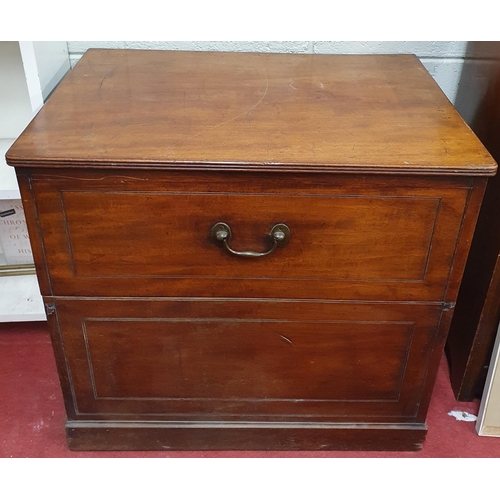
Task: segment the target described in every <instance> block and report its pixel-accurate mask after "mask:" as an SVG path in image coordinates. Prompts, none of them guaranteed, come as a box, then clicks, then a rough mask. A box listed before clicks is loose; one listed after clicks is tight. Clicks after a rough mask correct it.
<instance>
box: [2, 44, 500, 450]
mask: <svg viewBox="0 0 500 500" xmlns="http://www.w3.org/2000/svg"><path fill="white" fill-rule="evenodd" d="M7 161H8V163H9V164H10V165H13V166H15V167H16V171H17V176H18V180H19V184H20V188H21V193H22V198H23V204H24V207H25V212H26V218H27V224H28V228H29V232H30V239H31V244H32V247H33V253H34V255H35V262H36V268H37V274H38V279H39V283H40V288H41V291H42V295H43V297H44V301H45V304H46V310H47V316H48V320H49V323H50V327H51V335H52V342H53V346H54V352H55V355H56V361H57V366H58V370H59V376H60V380H61V386H62V390H63V393H64V399H65V404H66V411H67V414H68V421H67V425H66V431H67V437H68V443H69V446H70V447H71V448H72V449H75V450H76V449H81V450H96V449H103V450H106V449H109V450H111V449H113V450H118V449H159V450H162V449H322V450H325V449H326V450H327V449H355V448H357V449H418V448H419V447H421V445H422V442H423V440H424V437H425V434H426V425H425V416H426V413H427V408H428V405H429V400H430V396H431V392H432V387H433V383H434V380H435V376H436V372H437V367H438V364H439V360H440V357H441V354H442V349H443V345H444V342H445V340H446V335H447V332H448V327H449V324H450V320H451V317H452V314H453V307H454V303H455V300H456V297H457V292H458V288H459V285H460V280H461V277H462V272H463V268H464V264H465V261H466V258H467V253H468V250H469V245H470V241H471V238H472V234H473V231H474V226H475V223H476V218H477V214H478V210H479V208H480V204H481V200H482V196H483V192H484V187H485V184H486V181H487V178H488V176H491V175H494V174H495V172H496V164H495V162H494V160H493V159H492V158H491V157H490V155H489V154H488V152H487V151H486V150H485V148H484V147H483V146H482V145H481V143H480V142H479V140H478V139H477V138H476V137H475V136H474V134H473V133H472V132H471V130H470V129H469V128H468V127H467V126H466V125H465V124H464V122H463V121H462V119H461V118H460V117H459V115H458V114H457V112H456V111H455V110H454V108H453V106H452V105H451V104H450V103H449V101H448V100H447V99H446V97H445V96H444V95H443V93H442V92H441V91H440V89H439V87H438V86H437V85H436V83H435V82H434V81H433V79H432V78H431V77H430V76H429V74H428V73H427V72H426V70H425V69H424V67H423V66H422V65H421V64H420V62H419V61H418V59H417V58H416V57H415V56H412V55H380V56H378V55H377V56H340V55H335V56H334V55H296V54H295V55H283V54H241V53H239V54H237V53H199V52H198V53H196V52H175V51H174V52H170V51H134V50H90V51H88V52H87V53H86V54H85V55H84V56H83V57H82V59H81V60H80V61H79V62H78V64H77V65H76V66H75V68H74V69H73V70H72V71H71V72H70V73H69V74H68V75H67V76H66V78H65V79H64V80H63V82H62V83H61V84H60V86H59V87H58V88H57V89H56V91H55V92H54V93H53V95H52V96H51V97H50V98H49V100H48V102H47V103H46V104H45V106H44V107H43V108H42V110H41V111H40V112H39V114H38V115H37V116H36V117H35V119H34V120H33V121H32V122H31V124H30V125H29V126H28V127H27V129H26V130H25V131H24V132H23V134H22V135H21V136H20V137H19V139H18V140H17V141H16V143H15V144H14V145H13V146H12V148H11V149H10V150H9V152H8V153H7Z"/></svg>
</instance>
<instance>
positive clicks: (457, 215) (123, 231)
mask: <svg viewBox="0 0 500 500" xmlns="http://www.w3.org/2000/svg"><path fill="white" fill-rule="evenodd" d="M103 175H105V174H103V173H96V174H94V175H92V176H91V175H87V178H82V177H80V175H79V174H74V173H72V172H71V171H64V172H63V173H59V172H58V173H57V174H56V175H55V176H53V175H50V174H49V175H46V176H45V177H43V176H41V175H40V174H35V181H34V183H33V190H34V193H35V196H36V200H37V208H38V211H39V213H40V218H39V223H40V227H41V231H42V233H43V235H44V236H43V239H44V244H45V246H46V248H47V249H48V252H47V264H48V266H49V269H50V273H51V279H52V284H53V290H54V293H55V294H57V295H82V296H88V295H92V294H93V293H94V290H96V289H99V295H101V296H106V295H107V296H130V295H134V294H137V295H142V294H143V293H144V290H145V289H147V290H148V292H147V294H148V295H149V296H152V295H157V296H176V295H178V294H182V293H192V294H193V295H207V294H209V295H214V294H215V295H219V296H246V295H247V294H248V293H249V290H252V293H257V294H258V296H270V297H291V298H293V297H303V298H327V297H330V296H332V294H333V295H334V296H335V297H336V298H338V299H359V298H365V299H374V298H377V299H381V300H391V299H395V298H397V299H398V300H438V301H439V300H445V298H444V294H445V291H446V286H447V280H448V274H449V263H450V259H451V258H452V256H453V253H454V251H455V247H456V244H457V240H458V235H459V233H460V230H461V225H462V221H463V216H464V213H465V212H464V207H465V204H466V202H467V200H468V198H469V196H470V192H471V189H472V183H471V182H470V181H468V180H465V181H464V182H463V183H458V182H451V181H442V180H440V181H436V182H434V183H433V184H434V185H433V187H432V188H426V189H423V188H422V187H421V185H419V184H422V179H419V182H418V181H415V182H414V183H413V184H412V183H411V182H406V183H405V184H404V183H401V182H400V181H399V179H398V178H394V177H387V178H385V179H384V180H383V182H380V181H379V182H377V181H376V180H374V181H373V182H372V183H367V182H366V181H365V182H362V179H360V178H359V177H355V176H343V177H342V179H341V180H339V179H333V180H332V181H330V179H329V178H327V177H326V178H325V177H323V178H321V177H320V178H319V179H318V181H319V182H318V184H317V185H316V186H315V187H314V188H313V187H312V186H313V184H312V183H311V186H310V187H308V188H305V187H303V186H302V181H303V177H302V178H301V177H291V176H290V178H289V179H288V182H287V183H286V184H284V183H280V182H279V181H280V178H279V176H278V175H274V176H267V177H263V176H262V175H259V176H256V175H251V174H240V175H238V176H235V177H236V178H235V179H228V180H227V181H224V177H223V176H221V175H214V174H211V175H205V176H201V177H199V178H197V179H196V182H195V180H194V179H193V178H192V176H188V175H185V176H179V177H177V178H175V179H172V176H171V175H169V174H165V173H162V172H151V173H149V174H147V175H145V174H144V173H142V172H140V171H134V172H130V176H125V178H122V177H121V176H116V177H109V178H107V181H106V184H107V185H103V184H104V183H103V182H101V180H100V179H102V176H103ZM205 181H207V182H205ZM209 183H210V184H209ZM360 184H361V185H360ZM299 185H300V186H301V187H298V186H299ZM49 186H50V187H49ZM222 186H224V190H223V191H219V190H218V188H219V189H220V187H222ZM395 186H397V188H396V187H395ZM408 214H411V217H408ZM110 221H112V224H110ZM220 221H224V222H226V223H227V224H229V225H230V227H231V228H232V231H233V236H232V238H231V245H232V246H233V247H234V248H235V249H239V250H253V251H258V252H264V251H266V250H267V249H269V248H270V246H271V243H270V238H269V231H270V229H271V227H272V226H273V225H274V224H276V223H280V222H281V223H286V224H287V225H288V226H289V227H290V230H291V237H290V243H289V244H288V245H287V246H286V247H284V248H278V250H276V252H275V253H274V254H272V255H269V256H266V257H265V258H262V259H241V258H238V257H235V256H233V255H231V254H229V253H228V252H227V251H226V250H225V249H224V248H223V247H222V245H220V244H218V243H217V242H214V241H213V239H211V238H210V229H211V228H212V226H213V225H214V224H216V223H217V222H220ZM89 241H92V242H94V243H95V244H94V245H92V246H90V247H89V246H88V242H89ZM207 281H210V288H207V286H206V284H207Z"/></svg>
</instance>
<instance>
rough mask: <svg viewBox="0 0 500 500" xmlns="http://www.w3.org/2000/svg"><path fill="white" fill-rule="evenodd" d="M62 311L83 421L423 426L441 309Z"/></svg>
mask: <svg viewBox="0 0 500 500" xmlns="http://www.w3.org/2000/svg"><path fill="white" fill-rule="evenodd" d="M56 310H57V314H58V315H59V318H60V319H59V321H60V328H61V335H62V342H63V344H64V350H65V356H66V357H67V359H68V370H69V372H68V373H69V377H68V379H69V380H71V381H72V382H71V387H70V390H69V391H68V393H71V394H75V398H74V400H73V398H72V404H74V412H75V415H77V416H79V417H82V418H90V419H92V418H93V417H95V415H100V416H101V417H105V416H106V415H113V414H114V415H117V414H119V415H120V418H125V419H130V418H137V416H138V415H142V416H143V418H146V419H154V418H157V417H158V416H159V415H160V416H161V418H162V419H165V420H176V419H177V418H180V417H181V416H182V418H183V419H192V420H214V421H216V420H221V421H232V420H251V421H255V420H269V419H270V418H283V419H286V420H290V421H293V420H301V421H324V420H326V419H329V420H333V421H342V420H344V419H345V415H346V413H347V414H349V415H350V418H353V419H355V420H363V421H382V422H384V421H387V420H389V421H391V420H394V419H399V420H402V421H408V422H411V421H414V420H415V417H416V414H417V409H418V403H419V393H420V390H421V389H422V386H423V384H424V381H425V376H426V373H427V368H428V366H427V363H428V352H427V346H428V345H429V344H430V343H432V342H434V338H435V336H436V325H437V324H438V323H439V316H440V313H441V307H439V306H410V305H397V306H393V305H390V304H386V305H375V304H374V305H370V304H364V303H363V304H352V303H349V304H347V305H344V304H341V303H334V304H332V303H328V302H325V303H297V302H288V301H282V302H279V303H276V302H270V301H260V302H255V301H250V300H245V301H228V300H220V301H217V302H214V301H211V300H205V301H194V300H193V301H188V300H180V301H179V300H159V299H157V300H155V301H153V300H148V301H141V300H136V301H131V300H126V301H124V300H100V301H95V300H94V301H89V300H57V302H56ZM90 311H91V314H92V316H87V315H88V314H89V312H90ZM388 353H390V356H388Z"/></svg>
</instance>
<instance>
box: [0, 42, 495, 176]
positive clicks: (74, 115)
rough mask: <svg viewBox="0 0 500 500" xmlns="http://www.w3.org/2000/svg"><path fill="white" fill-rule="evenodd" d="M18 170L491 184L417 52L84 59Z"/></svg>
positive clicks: (473, 143)
mask: <svg viewBox="0 0 500 500" xmlns="http://www.w3.org/2000/svg"><path fill="white" fill-rule="evenodd" d="M7 161H8V163H9V164H10V165H14V166H42V167H49V166H50V167H52V166H63V165H66V164H67V163H68V162H70V161H71V162H72V164H73V165H82V166H87V167H88V166H94V167H101V166H105V167H127V166H134V167H136V166H137V165H141V164H146V165H148V166H154V167H158V168H186V169H190V168H193V167H197V168H200V165H201V166H202V167H203V168H207V169H210V168H216V169H224V170H226V169H227V170H231V169H239V170H275V171H276V170H277V171H282V170H284V171H289V170H292V171H334V172H354V171H355V172H378V173H391V172H392V173H423V174H427V173H429V174H454V175H493V174H494V173H495V171H496V163H495V161H494V160H493V159H492V158H491V156H490V155H489V153H488V152H487V151H486V149H485V148H484V147H483V146H482V144H481V143H480V142H479V140H478V139H477V138H476V136H475V135H474V134H473V132H472V131H471V130H470V129H469V127H468V126H467V125H466V124H465V123H464V122H463V120H462V119H461V117H460V116H459V115H458V113H457V112H456V111H455V110H454V108H453V106H452V105H451V104H450V103H449V101H448V100H447V98H446V97H445V96H444V94H443V93H442V92H441V90H440V89H439V87H438V86H437V84H436V83H435V82H434V80H433V79H432V77H431V76H430V75H429V74H428V73H427V71H426V70H425V68H424V67H423V66H422V65H421V63H420V62H419V60H418V59H417V58H416V57H415V56H412V55H367V56H364V55H354V56H351V55H297V54H293V55H292V54H255V53H250V54H248V53H246V54H245V53H220V52H209V53H207V52H205V53H203V52H180V51H139V50H89V51H88V52H87V53H86V54H85V55H84V56H83V57H82V59H81V60H80V61H79V62H78V64H77V65H76V66H75V68H74V69H73V70H72V71H71V72H70V73H69V74H68V75H67V76H66V77H65V79H64V80H63V81H62V83H61V84H60V85H59V87H58V88H57V89H56V91H55V92H54V93H53V95H52V96H51V97H50V98H49V100H48V101H47V103H46V104H45V106H44V107H43V108H42V110H41V111H40V112H39V114H38V115H37V116H36V118H35V119H34V120H33V121H32V122H31V124H30V125H29V126H28V128H27V129H26V130H25V132H24V133H23V134H22V135H21V136H20V138H19V139H18V140H17V141H16V143H15V144H14V145H13V147H12V148H11V149H10V150H9V152H8V154H7Z"/></svg>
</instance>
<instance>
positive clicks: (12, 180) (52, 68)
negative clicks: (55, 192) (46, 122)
mask: <svg viewBox="0 0 500 500" xmlns="http://www.w3.org/2000/svg"><path fill="white" fill-rule="evenodd" d="M69 69H70V62H69V54H68V47H67V44H66V42H29V41H28V42H0V211H3V210H5V209H6V208H8V207H10V206H16V207H17V209H16V214H15V215H13V216H12V219H9V218H8V217H5V218H1V219H0V266H5V265H8V264H12V262H11V261H9V259H10V260H12V254H11V253H9V252H8V251H7V248H6V245H8V244H9V241H10V240H15V239H16V238H18V241H19V243H18V244H19V246H20V247H22V248H21V249H22V254H23V255H24V259H25V260H27V261H29V259H30V257H29V253H30V247H29V240H27V233H26V229H25V227H26V223H25V221H24V215H23V213H22V208H21V195H20V193H19V187H18V185H17V179H16V175H15V171H14V169H13V168H12V167H9V166H8V165H7V164H6V162H5V153H6V152H7V150H8V149H9V148H10V146H11V145H12V143H13V142H14V141H15V139H16V138H17V137H18V136H19V134H20V133H21V132H22V131H23V130H24V129H25V127H26V126H27V125H28V123H29V122H30V121H31V119H32V118H33V117H34V116H35V114H36V113H37V112H38V111H39V110H40V108H41V107H42V106H43V103H44V101H45V99H47V97H48V96H49V94H50V93H51V92H52V90H53V89H54V88H55V86H56V85H57V84H58V83H59V81H60V80H61V79H62V77H63V76H64V75H65V74H66V72H67V71H68V70H69ZM12 221H14V222H15V224H13V223H12ZM21 233H24V234H21ZM2 242H3V245H2ZM10 250H12V249H10ZM21 258H22V256H21V257H20V259H21ZM23 263H24V262H23ZM26 263H29V262H26ZM14 264H18V262H14ZM45 319H46V316H45V311H44V307H43V302H42V297H41V295H40V290H39V287H38V281H37V279H36V275H35V274H34V273H33V274H26V275H21V276H7V275H4V274H3V273H1V272H0V322H11V321H40V320H45Z"/></svg>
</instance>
